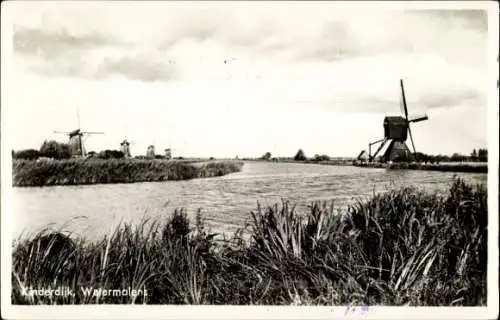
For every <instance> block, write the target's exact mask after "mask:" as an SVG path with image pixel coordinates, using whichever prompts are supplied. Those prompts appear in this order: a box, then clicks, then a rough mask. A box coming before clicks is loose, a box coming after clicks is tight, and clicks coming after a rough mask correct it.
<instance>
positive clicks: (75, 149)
mask: <svg viewBox="0 0 500 320" xmlns="http://www.w3.org/2000/svg"><path fill="white" fill-rule="evenodd" d="M77 117H78V129H75V130H73V131H69V132H64V131H54V133H63V134H67V135H68V137H69V140H68V145H69V149H70V152H71V156H73V157H82V158H83V157H85V154H86V152H85V146H84V144H83V143H84V140H86V138H88V136H90V135H93V134H104V132H92V131H82V130H81V128H80V109H77ZM84 136H87V137H86V138H85V139H84V138H83V137H84Z"/></svg>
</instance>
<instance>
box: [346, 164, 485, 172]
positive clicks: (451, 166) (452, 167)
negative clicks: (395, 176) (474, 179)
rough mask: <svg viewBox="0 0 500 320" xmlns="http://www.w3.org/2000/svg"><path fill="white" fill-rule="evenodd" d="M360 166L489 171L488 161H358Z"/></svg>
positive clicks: (446, 170) (448, 170)
mask: <svg viewBox="0 0 500 320" xmlns="http://www.w3.org/2000/svg"><path fill="white" fill-rule="evenodd" d="M354 165H355V166H358V167H368V168H385V169H400V170H405V169H406V170H429V171H445V172H471V173H487V172H488V164H487V163H459V162H457V163H441V164H425V163H417V162H413V163H406V162H397V163H391V164H388V163H379V162H369V163H362V162H358V163H355V164H354Z"/></svg>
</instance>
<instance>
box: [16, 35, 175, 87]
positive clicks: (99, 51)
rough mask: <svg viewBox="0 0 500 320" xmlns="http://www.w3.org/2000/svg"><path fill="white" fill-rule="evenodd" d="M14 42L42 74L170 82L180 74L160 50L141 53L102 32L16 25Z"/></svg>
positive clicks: (34, 70) (32, 66) (27, 60)
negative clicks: (160, 55)
mask: <svg viewBox="0 0 500 320" xmlns="http://www.w3.org/2000/svg"><path fill="white" fill-rule="evenodd" d="M13 42H14V51H15V52H16V53H19V54H21V55H22V56H23V58H24V59H23V58H22V60H23V62H25V63H26V64H27V65H28V69H29V70H31V71H33V72H35V73H37V74H41V75H47V76H72V77H81V78H98V79H102V78H107V77H111V76H116V75H122V76H124V77H126V78H129V79H132V80H140V81H146V82H152V81H170V80H172V79H173V78H174V77H175V75H176V70H175V67H174V66H173V65H172V63H171V61H169V60H168V58H167V59H162V57H158V54H157V53H156V52H146V53H144V52H143V53H140V54H137V53H136V51H137V50H135V48H134V47H131V46H130V45H127V43H126V42H123V41H119V40H117V39H113V38H111V37H109V36H105V35H102V34H97V33H92V34H80V35H77V34H72V33H70V32H68V31H67V30H66V29H64V28H62V29H59V30H57V31H48V30H39V29H30V28H16V30H15V31H14V40H13Z"/></svg>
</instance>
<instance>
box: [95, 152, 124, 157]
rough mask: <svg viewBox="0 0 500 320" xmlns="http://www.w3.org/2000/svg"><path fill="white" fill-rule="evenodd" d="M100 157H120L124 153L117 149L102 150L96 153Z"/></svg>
mask: <svg viewBox="0 0 500 320" xmlns="http://www.w3.org/2000/svg"><path fill="white" fill-rule="evenodd" d="M97 156H98V157H99V158H100V159H121V158H124V157H125V154H124V153H123V152H121V151H118V150H104V151H101V152H99V154H98V155H97Z"/></svg>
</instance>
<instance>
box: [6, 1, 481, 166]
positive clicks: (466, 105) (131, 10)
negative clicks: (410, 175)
mask: <svg viewBox="0 0 500 320" xmlns="http://www.w3.org/2000/svg"><path fill="white" fill-rule="evenodd" d="M28 4H29V5H22V2H18V5H19V7H22V10H21V9H19V10H17V11H16V13H15V15H14V18H13V21H14V29H13V30H14V34H13V46H12V48H13V55H12V61H11V62H12V65H11V66H12V68H11V70H12V72H11V73H10V76H9V79H8V81H9V83H10V88H11V89H10V90H11V92H10V93H11V97H12V99H11V101H12V105H11V107H10V112H11V113H10V115H11V118H10V119H9V123H10V124H11V132H9V134H11V135H12V139H13V148H14V149H16V150H19V149H24V148H36V149H38V148H39V147H40V145H41V143H42V142H43V140H44V139H56V140H58V141H62V142H64V141H66V139H67V137H66V136H64V135H63V134H56V133H54V132H53V131H55V130H59V131H70V130H73V129H75V128H76V127H77V125H78V120H77V119H78V117H77V113H78V111H77V110H79V114H80V124H81V128H82V129H83V130H85V131H103V132H104V133H105V134H104V135H92V136H89V137H88V138H87V139H86V140H85V144H86V149H87V150H89V151H90V150H102V149H118V148H119V144H120V142H121V141H122V140H123V139H124V138H127V139H128V140H129V141H131V142H132V145H131V151H132V154H133V155H139V154H145V152H146V148H147V146H148V145H150V144H154V145H155V147H156V150H157V153H158V152H161V151H162V150H163V149H165V148H168V147H171V148H172V150H173V155H174V156H185V157H191V156H192V157H210V156H213V157H235V156H239V157H240V158H241V157H258V156H260V155H262V154H264V153H265V152H267V151H269V152H271V153H272V154H273V156H293V155H294V154H295V153H296V152H297V150H298V149H299V148H302V149H303V150H304V152H305V154H306V156H313V155H314V154H328V155H330V156H345V157H355V156H356V155H357V154H358V153H359V152H360V151H361V150H362V149H367V147H368V146H367V145H368V143H369V142H370V141H375V140H378V139H380V138H382V137H383V126H382V123H383V119H384V117H385V116H387V115H395V116H398V115H401V111H400V104H399V102H400V85H399V79H401V78H402V79H404V85H405V93H406V99H407V104H408V109H409V113H410V115H421V114H427V115H428V117H429V120H428V121H423V122H419V123H415V124H413V125H412V127H411V128H412V133H413V137H414V140H415V146H416V149H417V151H421V152H426V153H433V154H438V153H441V154H452V153H454V152H459V153H464V154H470V152H471V151H472V149H473V148H483V147H486V146H487V137H488V130H487V90H486V85H485V84H486V81H487V76H488V73H487V72H488V61H487V52H488V41H487V40H488V18H487V12H486V11H480V10H406V11H405V10H402V9H397V10H388V9H387V6H384V7H383V8H382V6H381V7H380V8H377V7H370V8H368V7H367V8H366V9H362V10H360V9H359V8H358V9H356V10H354V9H342V8H340V6H338V5H336V4H335V3H329V2H318V3H309V4H308V3H283V2H281V3H280V2H278V3H262V2H261V3H232V2H223V3H194V2H186V3H169V2H160V1H159V2H153V3H148V4H139V3H138V2H132V1H131V2H114V3H113V2H83V1H82V2H77V1H75V2H71V3H63V2H59V3H51V2H41V3H28Z"/></svg>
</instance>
